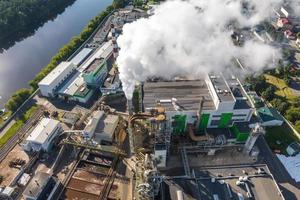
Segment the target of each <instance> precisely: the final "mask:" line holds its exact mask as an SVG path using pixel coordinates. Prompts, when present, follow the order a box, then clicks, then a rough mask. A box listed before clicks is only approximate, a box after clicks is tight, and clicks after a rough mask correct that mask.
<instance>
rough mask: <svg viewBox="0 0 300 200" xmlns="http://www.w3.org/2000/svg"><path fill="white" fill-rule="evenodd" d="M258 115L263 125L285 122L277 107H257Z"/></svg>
mask: <svg viewBox="0 0 300 200" xmlns="http://www.w3.org/2000/svg"><path fill="white" fill-rule="evenodd" d="M257 115H258V116H259V118H260V119H261V123H262V125H263V126H281V125H282V124H283V122H284V119H283V117H282V116H281V114H280V113H279V112H278V111H277V110H276V109H275V108H268V107H267V106H265V107H261V108H259V109H257Z"/></svg>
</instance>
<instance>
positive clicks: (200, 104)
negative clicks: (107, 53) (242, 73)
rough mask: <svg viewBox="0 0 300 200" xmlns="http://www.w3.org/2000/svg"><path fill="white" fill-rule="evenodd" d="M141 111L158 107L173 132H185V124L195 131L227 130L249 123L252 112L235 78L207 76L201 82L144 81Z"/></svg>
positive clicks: (244, 93) (243, 91)
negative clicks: (163, 110)
mask: <svg viewBox="0 0 300 200" xmlns="http://www.w3.org/2000/svg"><path fill="white" fill-rule="evenodd" d="M143 93H144V96H143V105H144V109H145V110H147V109H151V108H154V107H156V106H157V105H160V106H162V107H164V108H165V109H166V115H167V119H168V120H170V121H171V122H172V132H173V133H176V134H182V133H184V132H186V130H187V126H188V124H192V125H194V126H196V129H197V130H198V132H203V131H204V130H205V129H207V128H229V127H232V126H233V125H234V124H235V123H239V122H248V121H250V118H251V116H252V113H253V109H252V107H251V104H250V102H249V101H248V97H247V95H246V92H245V90H244V88H243V87H242V85H241V84H240V82H239V81H238V80H237V79H236V78H235V77H231V78H227V79H225V78H224V77H223V76H222V75H217V76H216V75H208V76H207V77H206V78H205V81H204V80H181V81H159V82H146V83H144V86H143Z"/></svg>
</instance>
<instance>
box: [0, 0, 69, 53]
mask: <svg viewBox="0 0 300 200" xmlns="http://www.w3.org/2000/svg"><path fill="white" fill-rule="evenodd" d="M73 2H75V0H0V44H1V47H0V48H1V49H2V48H4V49H5V48H8V47H9V46H11V45H13V44H14V42H15V41H18V40H20V39H22V38H23V37H26V36H28V35H30V34H32V33H33V32H34V31H35V29H37V28H38V27H39V26H41V25H42V24H43V23H45V22H46V21H48V20H49V19H53V18H55V17H56V15H57V14H60V13H62V12H63V11H64V9H65V8H66V7H67V6H69V5H71V4H72V3H73Z"/></svg>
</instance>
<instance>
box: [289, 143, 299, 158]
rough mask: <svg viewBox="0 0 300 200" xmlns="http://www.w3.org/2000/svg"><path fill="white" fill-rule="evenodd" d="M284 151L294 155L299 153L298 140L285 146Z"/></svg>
mask: <svg viewBox="0 0 300 200" xmlns="http://www.w3.org/2000/svg"><path fill="white" fill-rule="evenodd" d="M286 152H287V154H288V155H289V156H295V155H297V154H298V153H300V144H299V143H298V142H293V143H292V144H290V145H289V146H288V147H287V148H286Z"/></svg>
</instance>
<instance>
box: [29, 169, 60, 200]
mask: <svg viewBox="0 0 300 200" xmlns="http://www.w3.org/2000/svg"><path fill="white" fill-rule="evenodd" d="M59 184H60V183H59V181H58V180H57V179H56V178H54V177H52V176H51V175H50V174H47V173H44V172H37V173H36V174H35V176H34V177H33V178H32V179H31V180H30V182H29V184H28V185H27V187H26V188H25V190H24V192H23V198H24V199H25V200H52V199H54V198H53V195H54V193H55V191H56V190H57V188H58V186H59Z"/></svg>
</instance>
